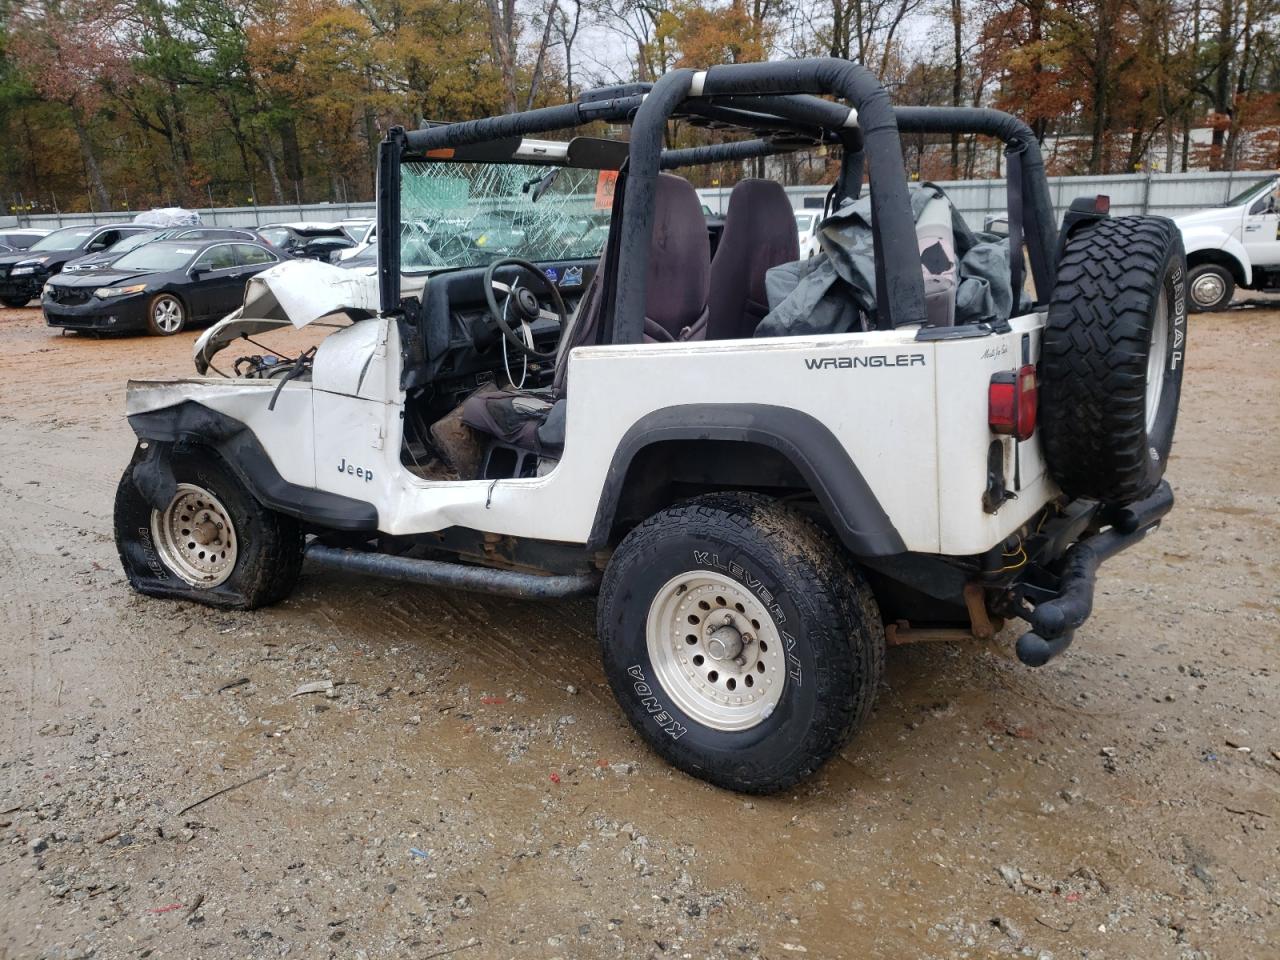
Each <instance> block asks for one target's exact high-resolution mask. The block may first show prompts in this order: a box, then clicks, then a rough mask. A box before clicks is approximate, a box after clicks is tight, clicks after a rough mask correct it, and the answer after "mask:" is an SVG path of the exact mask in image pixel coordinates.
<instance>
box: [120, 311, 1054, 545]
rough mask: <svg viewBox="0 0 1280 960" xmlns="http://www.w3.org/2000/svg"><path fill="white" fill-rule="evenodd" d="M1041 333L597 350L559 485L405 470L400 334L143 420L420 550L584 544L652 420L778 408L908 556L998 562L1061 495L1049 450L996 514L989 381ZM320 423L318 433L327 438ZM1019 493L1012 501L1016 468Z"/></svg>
mask: <svg viewBox="0 0 1280 960" xmlns="http://www.w3.org/2000/svg"><path fill="white" fill-rule="evenodd" d="M1042 326H1043V317H1042V316H1028V317H1023V318H1019V319H1017V320H1015V321H1013V331H1012V332H1010V333H1007V334H996V335H991V336H985V337H976V338H972V339H961V340H942V341H934V342H924V343H921V342H917V341H916V340H915V331H914V330H900V331H886V332H873V333H850V334H839V335H833V336H820V337H808V338H804V337H797V338H785V339H782V338H779V339H768V340H765V339H761V340H725V341H717V342H702V343H696V342H695V343H676V344H645V345H637V346H605V347H586V348H580V349H578V350H575V351H574V353H573V354H572V356H571V358H570V367H569V384H570V390H569V399H568V411H567V438H568V439H567V442H566V445H565V448H564V455H563V457H562V459H561V460H560V462H559V464H558V465H556V466H555V468H554V469H553V470H552V471H551V472H549V473H547V474H546V475H544V476H539V477H532V478H528V479H510V480H498V481H492V480H469V481H429V480H423V479H421V478H419V477H417V476H416V475H415V474H413V473H411V472H409V471H408V470H406V469H405V468H404V467H403V466H402V465H401V463H400V448H401V431H402V422H403V421H402V414H403V403H404V398H403V394H402V393H401V391H400V389H399V379H400V369H399V367H400V346H399V338H398V332H397V328H396V326H395V324H394V323H393V322H391V321H389V320H386V319H383V318H372V319H369V320H364V321H361V322H359V323H356V324H354V325H353V326H351V327H349V328H347V329H343V330H340V331H337V332H335V333H334V334H331V335H330V336H329V337H328V338H327V339H326V340H325V341H324V342H323V343H322V344H321V346H320V349H319V350H318V352H317V354H316V359H315V366H314V372H313V380H312V381H311V382H309V383H308V382H297V381H295V382H290V383H287V384H286V385H285V387H284V389H283V390H282V391H281V394H280V399H279V401H278V402H277V405H276V409H275V410H274V411H268V410H267V404H268V402H269V401H270V398H271V394H272V393H273V392H274V390H275V388H276V386H277V384H276V383H275V382H273V381H256V380H225V379H217V378H208V379H203V378H202V379H192V380H182V381H176V382H172V383H166V384H157V383H131V384H130V389H129V402H128V408H129V412H130V413H136V412H140V411H141V410H149V409H159V408H163V407H166V406H170V405H173V404H174V403H177V402H181V400H183V399H192V400H197V401H199V402H200V403H203V404H205V405H207V406H209V407H212V408H214V409H216V410H219V411H221V412H224V413H226V414H228V415H230V416H233V417H235V418H236V419H238V420H241V421H243V422H244V423H246V424H247V425H248V426H249V427H250V428H251V429H252V430H253V432H254V433H255V434H256V435H257V437H258V439H259V440H260V441H261V443H262V445H263V447H264V448H265V449H266V450H267V451H268V453H269V455H270V457H271V460H272V462H273V463H274V464H275V466H276V469H277V470H279V472H280V473H281V475H282V476H283V477H284V478H285V479H286V480H289V481H291V482H293V483H298V484H301V485H303V486H308V487H315V488H318V489H321V490H326V491H330V492H333V493H337V494H342V495H344V496H348V497H353V498H356V499H359V500H363V501H366V502H369V503H372V504H374V505H375V506H376V507H377V510H378V517H379V524H378V525H379V529H380V530H382V531H383V532H384V533H388V534H413V533H424V532H429V531H434V530H440V529H443V528H446V527H450V526H462V527H468V528H471V529H475V530H481V531H486V532H494V533H502V534H508V535H513V536H519V537H529V538H536V539H542V540H557V541H564V542H570V543H584V542H586V540H587V538H588V535H589V534H590V531H591V528H592V525H593V523H594V521H595V518H596V509H597V505H598V503H599V501H600V498H601V493H602V491H603V489H604V485H605V478H606V474H607V472H608V470H609V466H610V463H611V461H612V458H613V455H614V452H615V451H616V450H617V448H618V446H619V443H620V441H621V440H622V437H623V436H624V435H625V434H626V432H627V431H628V429H630V427H631V426H632V425H633V424H634V423H636V421H638V420H640V419H641V418H643V417H644V416H645V415H646V414H649V413H652V412H654V411H657V410H660V409H663V408H665V407H670V406H674V405H679V404H734V403H737V404H768V405H774V406H779V407H784V408H788V409H791V410H797V411H801V412H804V413H807V414H809V415H811V416H812V417H814V418H815V419H817V420H818V421H820V422H821V423H823V424H825V425H826V427H827V428H828V429H829V430H830V431H831V433H832V434H833V435H834V436H835V437H836V439H837V440H838V441H839V442H840V444H841V445H842V446H843V447H844V448H845V450H846V451H847V452H848V454H849V456H850V458H851V459H852V461H853V462H854V463H855V464H856V466H857V468H858V470H859V471H860V472H861V474H862V476H863V478H864V479H865V480H866V482H867V485H868V487H869V488H870V489H871V491H872V492H873V493H874V494H875V496H876V497H877V499H878V500H879V502H880V505H881V507H882V508H883V509H884V511H885V513H886V514H887V515H888V517H889V519H890V521H891V522H892V523H893V525H894V527H895V528H896V529H897V531H898V533H899V535H900V536H901V537H902V539H903V541H904V543H905V544H906V546H907V549H908V550H912V551H919V552H924V553H941V554H971V553H978V552H981V551H984V550H986V549H989V548H990V547H992V546H994V545H995V544H997V543H999V542H1000V541H1001V540H1003V539H1004V538H1005V537H1006V536H1007V535H1008V534H1009V533H1011V532H1012V531H1013V530H1015V529H1017V527H1018V526H1020V525H1021V524H1022V523H1023V522H1024V521H1025V520H1026V519H1027V518H1028V517H1030V516H1031V515H1032V514H1033V513H1034V512H1035V511H1036V510H1038V509H1039V508H1040V507H1041V506H1043V505H1044V503H1046V502H1047V501H1048V500H1049V499H1051V498H1052V497H1053V496H1055V495H1056V494H1057V490H1056V488H1055V487H1054V486H1053V484H1052V482H1051V481H1050V480H1049V479H1048V478H1047V476H1046V473H1045V469H1044V463H1043V460H1042V458H1041V454H1040V446H1039V441H1038V438H1036V437H1032V439H1031V440H1029V441H1028V442H1026V443H1022V444H1019V445H1018V447H1019V448H1020V449H1019V450H1017V451H1016V453H1015V451H1014V449H1013V447H1014V444H1013V443H1012V441H1006V443H1005V446H1006V461H1007V470H1006V476H1007V478H1008V482H1009V484H1010V488H1011V489H1014V490H1015V492H1017V493H1018V498H1017V499H1014V500H1010V501H1009V502H1007V503H1005V504H1004V505H1003V506H1002V507H1001V508H1000V510H999V511H998V512H997V513H996V514H994V515H991V514H987V513H985V512H984V511H983V509H982V502H981V501H982V493H983V490H984V488H985V485H986V470H987V451H988V448H989V446H990V444H991V442H992V439H993V437H992V435H991V433H990V431H989V429H988V426H987V388H988V383H989V381H990V377H991V374H992V373H994V372H996V371H998V370H1012V369H1015V368H1016V367H1018V366H1019V365H1020V364H1021V363H1022V350H1023V338H1024V336H1026V338H1027V347H1028V349H1029V359H1030V360H1031V361H1032V362H1034V360H1035V358H1036V356H1037V355H1038V351H1039V334H1040V329H1041V327H1042ZM313 422H314V428H312V424H313ZM1015 456H1016V457H1017V460H1018V466H1017V471H1016V475H1017V476H1018V477H1019V478H1020V487H1015V486H1014V477H1015V469H1014V457H1015Z"/></svg>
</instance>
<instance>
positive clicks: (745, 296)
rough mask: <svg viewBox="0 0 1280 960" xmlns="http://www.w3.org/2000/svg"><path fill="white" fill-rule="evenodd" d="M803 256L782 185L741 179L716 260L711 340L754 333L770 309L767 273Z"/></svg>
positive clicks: (731, 196) (713, 265)
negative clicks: (766, 290) (766, 282)
mask: <svg viewBox="0 0 1280 960" xmlns="http://www.w3.org/2000/svg"><path fill="white" fill-rule="evenodd" d="M799 259H800V237H799V234H798V232H797V230H796V215H795V210H793V209H792V207H791V201H790V200H788V199H787V192H786V191H785V190H783V189H782V185H781V184H779V183H775V182H774V181H772V180H755V179H751V180H740V181H738V184H737V186H735V187H734V188H733V192H732V193H730V194H729V210H728V213H727V214H726V215H725V219H724V234H723V235H722V236H721V237H720V246H719V247H717V249H716V256H715V259H714V260H713V261H711V295H710V301H709V303H708V308H709V314H708V319H707V337H706V338H707V339H708V340H735V339H739V338H746V337H750V336H753V335H754V334H755V332H756V327H757V326H759V324H760V321H761V320H763V319H764V315H765V314H766V313H768V312H769V298H768V296H767V295H766V294H765V289H764V275H765V273H766V272H767V271H768V270H770V269H771V268H773V267H776V266H778V265H779V264H782V263H792V262H794V261H796V260H799Z"/></svg>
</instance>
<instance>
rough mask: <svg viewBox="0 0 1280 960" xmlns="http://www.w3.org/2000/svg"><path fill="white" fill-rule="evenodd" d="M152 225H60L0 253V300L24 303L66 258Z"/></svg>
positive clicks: (108, 244)
mask: <svg viewBox="0 0 1280 960" xmlns="http://www.w3.org/2000/svg"><path fill="white" fill-rule="evenodd" d="M151 229H152V228H151V227H143V226H137V225H135V224H132V223H108V224H102V225H100V226H95V225H93V224H85V225H84V226H77V227H63V228H62V229H61V230H55V231H53V233H50V234H47V235H46V236H43V237H41V238H40V239H39V240H37V241H36V242H35V243H33V244H32V245H31V246H30V247H28V248H27V249H26V250H22V251H19V252H17V253H8V254H5V255H3V256H0V303H3V304H4V305H5V306H6V307H23V306H26V305H27V304H28V303H29V302H30V301H32V300H34V299H35V298H36V297H38V296H40V288H41V287H43V286H44V284H45V281H46V280H48V279H49V278H50V277H51V276H53V275H55V274H57V273H58V272H60V271H61V270H62V266H63V264H65V263H66V262H67V261H68V260H73V259H75V258H76V257H79V256H83V255H84V254H86V253H97V252H99V251H102V250H106V249H107V248H108V247H111V246H113V245H115V244H117V243H119V242H120V241H121V240H123V239H124V238H125V237H128V236H132V235H133V234H135V233H147V232H149V231H150V230H151Z"/></svg>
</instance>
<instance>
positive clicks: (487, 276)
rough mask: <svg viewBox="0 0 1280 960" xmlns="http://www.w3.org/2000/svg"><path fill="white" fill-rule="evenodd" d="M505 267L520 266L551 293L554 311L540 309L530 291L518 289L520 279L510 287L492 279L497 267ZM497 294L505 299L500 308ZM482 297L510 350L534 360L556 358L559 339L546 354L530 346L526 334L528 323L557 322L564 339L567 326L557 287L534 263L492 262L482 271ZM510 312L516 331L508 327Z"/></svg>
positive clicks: (513, 259) (529, 335)
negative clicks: (514, 349) (510, 346)
mask: <svg viewBox="0 0 1280 960" xmlns="http://www.w3.org/2000/svg"><path fill="white" fill-rule="evenodd" d="M506 266H511V267H519V268H520V269H522V270H524V271H525V272H526V273H530V274H532V275H533V276H535V277H537V278H538V280H539V281H540V282H541V283H542V285H543V286H544V287H546V288H547V289H548V290H549V291H550V292H551V305H552V306H553V307H555V310H554V311H552V310H544V309H542V307H541V305H540V304H539V303H538V298H537V297H536V296H534V294H533V291H532V290H530V289H529V288H528V287H522V286H520V281H519V278H517V279H516V280H515V281H514V282H513V283H511V284H510V285H508V284H505V283H503V282H502V281H501V280H497V279H495V278H494V274H495V273H496V272H497V270H498V268H499V267H506ZM498 294H502V295H503V297H504V299H503V301H502V304H501V306H499V304H498V296H497V295H498ZM484 297H485V300H486V301H487V302H488V304H489V312H490V313H491V314H493V319H494V320H495V321H497V324H498V328H499V329H500V330H502V335H503V336H504V337H506V338H507V341H508V342H509V343H510V344H511V345H512V346H513V347H515V348H516V349H517V350H519V351H520V352H521V353H524V354H525V355H527V356H530V357H533V359H535V360H554V359H555V356H556V347H558V346H559V340H558V339H557V341H556V347H553V348H552V349H551V350H550V351H548V352H543V351H542V350H539V349H537V348H536V347H535V346H534V345H533V335H532V333H530V332H529V324H530V323H532V322H533V321H534V320H558V321H559V322H560V333H561V335H562V336H563V334H564V331H565V328H567V327H568V326H569V312H568V311H567V310H565V308H564V300H563V299H562V298H561V296H560V290H559V288H557V287H556V285H555V284H554V283H552V282H551V281H550V280H549V279H548V278H547V276H546V275H545V274H544V273H543V272H542V271H541V270H540V269H538V267H537V266H536V265H535V264H532V263H530V262H529V261H528V260H521V259H519V258H517V257H504V258H503V259H501V260H495V261H493V263H491V264H489V267H488V269H487V270H485V272H484ZM510 313H514V314H515V319H516V322H517V324H518V325H519V328H520V330H519V332H517V331H516V329H515V328H513V327H512V325H511V322H510V320H509V315H510ZM521 334H524V336H521Z"/></svg>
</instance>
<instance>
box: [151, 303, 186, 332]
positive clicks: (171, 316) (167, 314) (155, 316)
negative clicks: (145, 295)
mask: <svg viewBox="0 0 1280 960" xmlns="http://www.w3.org/2000/svg"><path fill="white" fill-rule="evenodd" d="M186 325H187V308H186V307H185V306H184V305H183V303H182V301H181V300H179V299H178V298H177V297H175V296H174V295H173V294H172V293H158V294H156V295H155V296H154V297H152V298H151V302H150V303H149V304H148V305H147V330H148V331H150V332H151V333H153V334H155V335H156V336H158V337H172V336H173V335H174V334H175V333H180V332H181V331H182V328H183V327H185V326H186Z"/></svg>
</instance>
